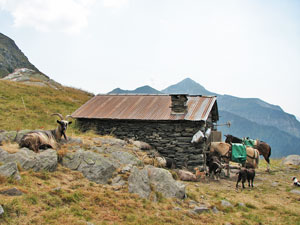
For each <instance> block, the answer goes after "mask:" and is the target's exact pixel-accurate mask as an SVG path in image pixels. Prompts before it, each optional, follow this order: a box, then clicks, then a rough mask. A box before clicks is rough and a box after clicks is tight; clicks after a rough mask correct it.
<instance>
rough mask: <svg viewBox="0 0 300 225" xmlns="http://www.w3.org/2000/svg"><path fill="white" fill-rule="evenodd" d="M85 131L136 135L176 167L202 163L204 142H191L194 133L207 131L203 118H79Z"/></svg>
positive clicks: (128, 136) (119, 136)
mask: <svg viewBox="0 0 300 225" xmlns="http://www.w3.org/2000/svg"><path fill="white" fill-rule="evenodd" d="M77 125H78V126H79V128H80V129H81V130H82V131H84V132H85V131H88V130H95V131H96V132H97V133H98V134H101V135H105V134H112V135H114V136H115V137H117V138H121V139H124V138H135V139H136V140H140V141H144V142H147V143H149V144H150V145H151V146H153V147H154V148H155V149H156V150H157V151H158V152H159V153H160V154H161V155H163V156H164V157H167V158H169V159H173V160H174V161H175V163H176V167H177V168H181V167H183V166H184V167H188V168H189V169H192V168H194V167H196V166H203V163H204V155H203V149H204V148H205V143H200V144H197V146H195V145H194V144H191V140H192V137H193V135H194V134H195V133H196V132H197V131H199V130H201V131H202V132H203V133H204V132H205V129H206V128H205V123H204V122H203V121H140V120H97V119H77Z"/></svg>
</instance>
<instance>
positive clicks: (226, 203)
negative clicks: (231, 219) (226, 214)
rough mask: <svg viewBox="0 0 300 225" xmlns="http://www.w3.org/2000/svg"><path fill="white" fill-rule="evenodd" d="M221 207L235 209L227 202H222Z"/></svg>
mask: <svg viewBox="0 0 300 225" xmlns="http://www.w3.org/2000/svg"><path fill="white" fill-rule="evenodd" d="M221 205H222V206H224V207H233V205H232V204H231V203H230V202H228V201H226V200H221Z"/></svg>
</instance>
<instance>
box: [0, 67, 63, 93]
mask: <svg viewBox="0 0 300 225" xmlns="http://www.w3.org/2000/svg"><path fill="white" fill-rule="evenodd" d="M3 80H10V81H15V82H21V83H24V84H29V85H36V86H41V87H47V86H49V87H51V88H54V89H60V88H61V87H62V86H61V84H59V83H57V82H55V81H54V80H52V79H50V78H49V77H47V76H46V75H44V74H42V73H40V72H37V71H35V70H32V69H27V68H18V69H15V70H14V72H13V73H10V74H8V75H7V76H5V77H4V78H3Z"/></svg>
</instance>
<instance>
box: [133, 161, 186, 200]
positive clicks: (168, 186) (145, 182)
mask: <svg viewBox="0 0 300 225" xmlns="http://www.w3.org/2000/svg"><path fill="white" fill-rule="evenodd" d="M128 185H129V192H131V193H137V194H138V195H139V196H140V197H142V198H148V197H149V196H150V194H151V188H152V190H153V191H155V192H159V193H161V194H162V195H163V196H164V197H166V198H174V197H175V198H179V199H183V198H184V197H185V185H184V184H183V183H181V182H179V181H176V180H174V179H173V177H172V175H171V173H170V172H169V171H168V170H165V169H162V168H156V167H153V166H146V167H145V168H143V169H142V170H139V169H138V168H136V167H134V168H133V169H132V170H131V174H130V176H129V178H128Z"/></svg>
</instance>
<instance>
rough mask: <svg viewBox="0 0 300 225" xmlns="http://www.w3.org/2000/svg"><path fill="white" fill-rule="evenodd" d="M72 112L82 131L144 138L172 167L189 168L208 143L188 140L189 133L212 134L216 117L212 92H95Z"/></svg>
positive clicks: (201, 156)
mask: <svg viewBox="0 0 300 225" xmlns="http://www.w3.org/2000/svg"><path fill="white" fill-rule="evenodd" d="M72 116H73V117H74V118H76V119H77V124H78V126H79V128H80V130H81V131H83V132H85V131H88V130H95V131H96V132H97V133H98V134H100V135H106V134H112V135H114V136H115V137H117V138H121V139H125V138H135V140H141V141H144V142H147V143H149V144H150V145H151V146H153V147H154V148H155V149H156V150H157V151H158V152H159V153H160V154H161V155H163V156H164V157H166V158H169V159H172V160H174V162H175V163H176V167H178V168H181V167H183V166H184V167H187V168H189V169H192V168H194V167H196V166H203V165H204V161H205V156H204V150H205V149H206V147H207V144H208V143H207V142H204V141H202V142H200V143H198V144H197V145H195V144H192V143H191V140H192V138H193V135H194V134H195V133H197V132H198V131H199V130H201V131H202V133H203V134H204V133H205V132H206V131H208V129H209V128H210V130H209V131H212V132H208V133H211V134H212V135H210V136H213V135H214V131H215V128H216V126H215V125H216V122H217V121H218V120H219V114H218V106H217V98H216V97H215V96H201V95H185V94H174V95H116V94H115V95H111V94H110V95H97V96H95V97H93V98H92V99H90V100H89V101H88V102H86V103H85V104H84V105H82V106H81V107H80V108H79V109H77V110H76V111H75V112H74V113H73V114H72ZM216 133H217V132H215V136H216ZM219 136H220V135H219ZM210 139H211V137H210V138H209V140H210Z"/></svg>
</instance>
